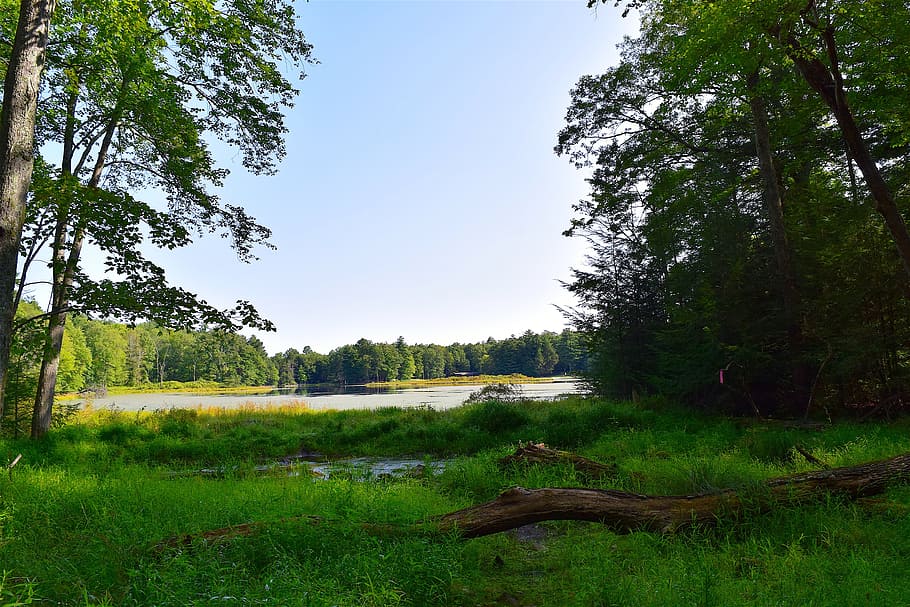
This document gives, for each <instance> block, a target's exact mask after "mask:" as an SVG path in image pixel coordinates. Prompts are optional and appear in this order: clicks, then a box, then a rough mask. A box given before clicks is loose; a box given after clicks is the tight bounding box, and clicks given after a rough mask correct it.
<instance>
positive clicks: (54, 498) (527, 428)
mask: <svg viewBox="0 0 910 607" xmlns="http://www.w3.org/2000/svg"><path fill="white" fill-rule="evenodd" d="M908 429H910V425H908V422H907V421H905V420H902V421H898V422H896V423H894V424H855V423H844V424H839V425H836V426H833V427H831V428H828V429H825V430H823V431H810V430H794V429H784V430H782V429H780V428H779V427H776V426H774V425H773V424H764V423H751V422H748V421H742V422H736V421H731V420H728V419H719V418H712V417H710V416H704V415H699V414H694V413H692V412H690V411H687V410H684V409H677V408H673V407H664V408H662V409H660V410H655V409H648V408H644V407H642V406H639V405H635V404H630V403H610V402H604V401H597V400H590V399H583V398H570V399H567V400H565V401H560V402H555V403H479V404H476V405H471V406H467V407H463V408H458V409H452V410H447V411H435V410H432V409H426V408H424V409H401V408H386V409H380V410H376V411H336V412H314V411H311V410H309V409H307V408H306V406H305V403H295V404H294V405H290V406H280V407H268V406H267V407H259V406H249V407H245V408H240V409H217V408H209V407H206V408H202V407H198V408H195V409H186V410H184V409H172V410H162V411H140V412H138V413H137V412H121V411H111V410H94V411H86V412H84V413H81V414H80V415H79V417H77V419H75V420H74V421H72V422H71V423H70V424H69V425H67V426H65V427H63V428H61V429H58V430H56V431H54V432H52V433H51V435H50V436H49V437H48V439H47V440H45V441H40V442H31V441H26V440H19V441H12V440H0V462H2V461H4V460H3V458H5V457H6V456H7V455H12V454H16V453H22V454H23V460H22V462H21V463H20V464H19V465H18V466H17V467H16V468H15V469H14V470H13V474H12V476H11V477H10V476H9V475H8V474H4V475H2V476H0V605H5V604H16V603H17V602H19V603H24V604H28V601H33V602H37V603H36V604H41V603H57V604H63V605H192V604H213V603H215V604H274V605H325V606H328V605H343V606H352V607H353V606H355V605H356V606H361V605H413V606H426V607H434V606H440V607H441V606H468V605H471V606H474V605H500V604H517V605H524V606H529V605H537V606H538V607H556V606H559V607H562V606H579V607H588V606H591V605H594V606H597V605H654V606H658V605H661V606H662V605H844V606H847V605H857V604H874V605H906V604H910V578H908V576H906V571H905V569H906V566H905V565H906V563H907V562H908V559H910V487H895V488H894V489H892V490H890V491H889V492H888V493H887V494H886V495H884V496H882V498H880V499H877V500H874V501H870V502H859V503H852V502H847V501H845V500H843V499H828V500H822V501H820V502H819V503H817V504H810V505H806V506H802V507H799V508H791V507H780V508H778V509H776V510H773V511H771V512H768V513H758V512H746V513H745V514H744V515H743V517H742V518H740V519H739V520H737V521H725V520H720V521H718V524H717V526H715V527H712V528H704V529H694V530H690V531H687V532H685V533H681V534H679V535H674V536H662V535H659V534H652V533H633V534H630V535H617V534H615V533H612V532H610V531H609V530H607V529H605V528H603V527H602V526H600V525H597V524H593V523H571V522H551V523H544V524H541V525H540V526H539V528H540V530H541V531H540V533H542V534H543V535H544V536H545V537H544V539H543V540H541V541H540V542H527V541H520V540H519V539H518V538H517V537H516V535H515V534H512V533H504V534H498V535H495V536H491V537H486V538H480V539H476V540H470V541H462V540H459V539H457V538H455V537H439V536H436V535H433V534H432V533H429V532H428V529H431V528H432V526H427V525H425V524H423V523H424V522H425V521H427V519H429V518H431V517H432V516H434V515H438V514H443V513H446V512H450V511H453V510H456V509H458V508H462V507H465V506H469V505H472V504H476V503H480V502H483V501H485V500H489V499H492V498H494V497H496V496H497V495H498V494H499V493H500V492H502V491H503V490H504V489H507V488H509V487H514V486H523V487H527V488H537V487H578V486H591V487H598V488H604V489H623V490H628V491H635V492H643V493H665V494H669V493H678V494H686V493H693V492H698V491H707V490H712V489H717V488H727V487H745V488H746V489H747V490H748V487H749V486H750V485H751V484H753V483H756V482H759V481H762V480H764V479H767V478H771V477H776V476H781V475H786V474H792V473H795V472H801V471H806V470H810V469H814V468H815V466H814V465H813V464H811V463H810V462H808V461H807V460H806V459H805V458H804V457H803V456H802V455H801V454H800V453H799V452H798V451H797V450H796V449H795V446H796V445H799V446H800V448H801V449H804V450H806V451H808V452H810V453H811V454H812V455H813V456H815V457H816V458H818V459H820V460H822V461H824V462H825V463H827V464H829V465H831V466H839V465H851V464H856V463H860V462H864V461H869V460H874V459H880V458H884V457H889V456H893V455H896V454H898V453H902V452H908V451H910V432H908ZM528 440H534V441H540V440H543V441H545V442H548V444H550V445H551V446H553V447H557V448H564V449H572V450H575V451H577V452H579V453H581V454H583V455H586V456H588V457H591V458H594V459H597V460H599V461H603V462H610V463H613V464H615V466H616V471H615V473H614V474H613V475H610V476H608V477H606V478H602V479H598V480H592V479H589V478H586V477H584V476H583V475H581V474H579V473H577V472H576V471H575V470H574V469H572V468H571V467H570V466H567V465H558V466H530V467H526V466H510V467H507V468H502V467H501V466H500V465H499V463H498V460H499V459H500V458H501V457H502V456H504V455H506V454H507V453H510V452H511V451H512V450H514V448H515V445H516V443H518V442H519V441H528ZM309 450H313V451H315V450H319V451H320V452H322V453H325V454H328V455H329V456H335V457H340V456H354V455H386V456H406V455H407V456H412V455H415V454H421V453H423V454H434V453H436V452H437V451H436V450H438V451H439V452H440V453H445V454H447V455H449V456H457V457H456V458H455V460H454V461H453V462H451V463H450V464H449V465H448V466H447V468H446V469H445V471H444V472H442V473H441V474H436V475H432V474H424V475H422V476H420V477H419V478H394V479H388V480H378V479H377V480H374V481H372V482H357V481H355V480H353V477H348V478H345V477H344V475H339V476H338V477H334V478H332V479H331V480H328V481H323V480H315V479H314V478H312V477H311V476H309V475H307V474H302V473H300V472H301V469H298V468H294V469H292V470H290V471H284V472H282V471H280V470H279V469H276V470H275V471H273V472H270V473H268V474H265V475H260V474H257V473H256V465H257V464H261V463H263V462H268V461H272V460H274V459H275V458H277V457H281V456H283V455H289V454H293V453H300V452H305V451H309ZM202 468H215V469H217V470H219V471H221V472H220V473H219V474H218V475H217V478H212V477H203V476H196V475H194V474H193V473H194V472H195V471H198V470H200V469H202ZM302 470H305V468H303V469H302ZM289 472H290V474H289ZM301 515H306V518H301ZM313 517H318V518H313ZM254 522H255V523H261V525H259V526H258V527H257V528H256V531H255V532H254V533H252V534H250V535H245V536H234V537H231V536H230V534H229V533H228V534H226V535H225V536H223V537H221V538H220V539H215V540H210V541H207V540H203V539H200V538H199V537H197V538H196V539H192V538H193V536H194V534H200V533H202V532H206V531H211V530H214V529H223V528H226V527H230V526H232V525H243V524H246V523H254ZM184 536H188V537H189V538H190V539H188V540H187V542H186V543H180V542H177V543H175V544H174V545H172V546H171V547H162V546H163V544H162V542H164V541H166V540H168V539H171V538H180V537H184ZM38 601H40V602H38Z"/></svg>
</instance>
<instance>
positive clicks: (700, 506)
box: [436, 454, 910, 538]
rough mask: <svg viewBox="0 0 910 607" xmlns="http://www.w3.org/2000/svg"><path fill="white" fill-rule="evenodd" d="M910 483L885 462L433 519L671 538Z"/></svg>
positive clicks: (490, 528) (901, 468)
mask: <svg viewBox="0 0 910 607" xmlns="http://www.w3.org/2000/svg"><path fill="white" fill-rule="evenodd" d="M908 480H910V454H905V455H900V456H897V457H894V458H891V459H888V460H883V461H879V462H873V463H869V464H862V465H859V466H852V467H846V468H834V469H832V470H820V471H816V472H807V473H804V474H796V475H793V476H787V477H781V478H775V479H771V480H769V481H766V482H765V483H762V484H761V485H758V486H756V487H754V488H751V489H746V490H734V489H728V490H725V491H717V492H713V493H703V494H699V495H668V496H660V495H638V494H635V493H627V492H624V491H611V490H598V489H530V490H529V489H522V488H520V487H516V488H514V489H509V490H508V491H506V492H505V493H503V494H502V495H500V496H499V497H498V498H496V499H495V500H493V501H492V502H487V503H485V504H480V505H477V506H472V507H470V508H465V509H464V510H459V511H457V512H452V513H450V514H446V515H444V516H441V517H439V518H438V519H436V522H437V523H438V528H439V530H440V531H441V532H443V533H448V532H453V531H454V532H458V533H460V534H461V536H462V537H466V538H471V537H480V536H484V535H490V534H493V533H499V532H501V531H507V530H509V529H514V528H516V527H521V526H522V525H528V524H531V523H538V522H541V521H548V520H575V521H592V522H597V523H602V524H604V525H606V526H608V527H610V528H611V529H613V530H615V531H617V532H620V533H628V532H631V531H658V532H662V533H673V532H675V531H677V530H680V529H685V528H687V527H691V526H693V525H713V524H715V523H716V522H717V521H718V520H720V519H736V518H738V517H740V516H741V515H742V514H743V512H744V511H745V510H746V509H747V508H748V509H749V510H750V511H755V512H763V511H766V510H768V509H770V508H771V507H773V506H775V505H791V506H792V505H798V504H802V503H806V502H809V501H813V500H817V499H819V498H821V497H823V496H825V495H827V494H839V495H843V496H846V497H848V498H850V499H856V498H860V497H868V496H871V495H877V494H879V493H882V492H883V491H884V490H885V489H886V488H887V487H888V486H889V485H892V484H896V483H903V482H907V481H908Z"/></svg>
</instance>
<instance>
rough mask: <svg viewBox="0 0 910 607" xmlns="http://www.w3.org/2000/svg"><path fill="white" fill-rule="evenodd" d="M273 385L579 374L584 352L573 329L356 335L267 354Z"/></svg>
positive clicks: (584, 355) (586, 362)
mask: <svg viewBox="0 0 910 607" xmlns="http://www.w3.org/2000/svg"><path fill="white" fill-rule="evenodd" d="M273 361H274V362H275V365H276V366H277V367H278V370H279V385H288V384H292V383H339V384H364V383H371V382H395V381H408V380H410V379H417V380H431V379H437V378H442V377H453V376H460V375H466V374H467V375H482V374H484V375H512V374H521V375H525V376H527V377H547V376H551V375H553V374H566V373H579V372H581V371H584V370H585V369H586V368H587V364H588V361H587V356H586V354H585V353H584V350H583V347H582V345H581V343H580V341H579V337H578V334H577V333H575V332H574V331H569V330H564V331H563V332H561V333H559V334H556V333H551V332H546V331H545V332H543V333H539V334H537V333H533V332H531V331H526V332H525V333H523V334H522V335H521V336H519V337H515V336H512V337H510V338H508V339H504V340H495V339H493V338H492V337H491V338H489V339H488V340H487V341H485V342H481V343H475V344H460V343H454V344H451V345H449V346H440V345H436V344H418V345H410V346H409V345H408V344H407V343H406V342H405V340H404V338H403V337H399V338H398V340H397V341H396V342H395V343H394V344H385V343H375V342H372V341H370V340H368V339H361V340H358V341H357V343H355V344H350V345H346V346H342V347H340V348H336V349H335V350H332V351H331V352H329V353H328V354H327V355H323V354H318V353H316V352H314V351H313V350H312V349H310V348H309V347H306V348H304V349H303V351H302V352H298V351H297V350H294V349H291V350H288V351H286V352H284V353H282V354H277V355H275V356H274V357H273Z"/></svg>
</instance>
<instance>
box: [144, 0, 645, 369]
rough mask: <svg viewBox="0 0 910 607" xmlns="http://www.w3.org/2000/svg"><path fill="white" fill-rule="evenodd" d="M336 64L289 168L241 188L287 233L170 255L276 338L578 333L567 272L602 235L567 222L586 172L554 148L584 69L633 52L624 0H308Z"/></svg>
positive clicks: (324, 65)
mask: <svg viewBox="0 0 910 607" xmlns="http://www.w3.org/2000/svg"><path fill="white" fill-rule="evenodd" d="M297 10H298V14H299V23H300V27H301V29H302V30H303V31H304V32H305V33H306V35H307V37H308V39H309V40H310V41H311V42H312V43H313V44H314V47H315V49H314V54H315V56H316V57H317V58H318V59H319V61H320V64H319V65H314V66H311V67H309V68H308V77H307V78H306V79H305V80H304V81H303V82H301V83H300V84H299V88H300V91H301V95H300V97H299V99H298V101H297V105H296V107H295V108H294V109H293V110H291V112H290V114H289V116H288V127H289V129H290V133H289V135H288V155H287V158H286V159H285V160H284V162H283V163H282V165H281V167H280V172H279V174H278V175H276V176H273V177H256V176H252V175H249V174H246V173H244V170H243V168H242V167H241V165H240V159H239V157H238V156H237V155H232V154H228V155H225V157H224V158H223V160H224V164H225V166H226V167H227V168H229V169H230V170H231V171H232V175H231V177H230V178H229V179H228V181H227V184H226V188H225V190H224V192H223V193H222V196H223V198H224V199H225V200H226V201H230V202H241V203H243V204H244V205H245V207H246V208H247V210H248V211H249V212H250V213H251V214H252V215H254V216H255V217H257V219H259V220H260V221H261V222H262V223H264V224H265V225H267V226H269V227H270V228H272V229H273V231H274V236H273V239H272V241H273V242H274V244H275V245H276V246H277V250H276V251H261V252H260V260H259V261H258V262H255V263H253V264H251V265H244V264H242V263H240V262H238V261H237V260H236V258H235V257H233V255H232V253H231V251H230V249H229V247H228V246H227V242H226V241H224V240H221V239H218V238H209V239H206V240H202V241H200V242H198V243H197V244H195V245H193V246H191V247H189V248H188V249H186V250H183V251H180V252H177V253H174V254H167V255H162V256H161V257H160V259H161V261H162V263H163V264H164V265H165V267H166V268H167V270H168V272H169V275H170V277H171V279H172V281H173V282H174V283H175V284H178V285H181V286H184V287H186V288H189V289H190V290H193V291H195V292H197V293H199V294H200V295H202V296H203V298H205V299H207V300H208V301H209V302H211V303H213V304H216V305H219V306H228V305H231V304H232V302H233V301H234V300H235V299H238V298H242V299H249V300H251V301H252V302H253V303H254V305H256V307H257V308H258V309H259V310H260V312H261V313H262V314H263V315H264V316H266V317H268V318H270V319H271V320H272V321H273V322H275V323H276V325H277V327H278V332H277V333H274V334H259V337H260V338H262V339H263V341H264V342H265V344H266V348H267V349H268V350H269V352H270V353H275V352H277V351H283V350H285V349H287V348H289V347H295V348H298V349H299V348H302V347H303V346H306V345H309V346H311V347H313V348H314V349H315V350H317V351H320V352H323V353H325V352H328V351H329V350H331V349H332V348H335V347H338V346H341V345H343V344H346V343H353V342H354V341H356V340H357V339H359V338H361V337H366V338H367V339H371V340H373V341H393V340H395V339H396V338H397V337H398V336H399V335H402V336H404V338H405V339H406V340H407V341H408V343H439V344H449V343H452V342H455V341H460V342H462V343H465V342H473V341H480V340H483V339H486V338H487V337H490V336H492V337H495V338H497V339H501V338H505V337H508V336H509V335H511V334H520V333H521V332H523V331H525V330H526V329H531V330H533V331H542V330H553V331H560V330H562V329H563V328H564V327H565V326H566V322H565V319H564V318H563V316H562V315H561V314H560V312H559V311H558V310H557V309H556V308H555V307H554V304H559V305H571V303H572V300H571V297H570V295H569V294H568V293H567V292H566V291H565V289H564V288H563V287H561V286H560V284H559V281H560V280H566V279H568V278H569V268H570V267H572V266H579V265H581V264H582V263H583V256H584V250H585V249H584V245H583V243H582V242H580V241H577V240H571V239H568V238H565V237H563V236H562V235H561V233H562V231H563V230H564V229H566V228H567V227H568V225H569V220H570V218H571V216H572V212H571V205H572V204H573V203H574V202H575V201H576V200H578V199H579V198H581V197H583V196H584V195H585V192H586V184H585V182H584V178H585V175H584V174H583V173H581V172H578V171H576V170H575V169H574V168H573V167H572V166H571V165H570V163H569V162H568V161H567V160H566V159H565V158H558V157H556V156H555V155H554V154H553V151H552V150H553V146H554V144H555V141H556V134H557V132H558V131H559V129H560V128H561V126H562V124H563V120H564V116H565V111H566V107H567V106H568V101H569V90H570V88H571V87H572V86H573V84H574V83H575V81H576V80H577V79H578V77H579V76H581V75H582V74H588V73H600V72H602V71H603V70H604V69H606V68H607V67H608V66H610V65H611V64H613V63H614V62H615V60H616V57H617V53H616V50H615V46H616V44H617V43H618V42H619V41H620V40H621V38H622V35H623V34H631V33H634V30H635V28H636V27H637V23H636V22H635V21H634V19H632V18H628V19H622V18H621V17H620V15H619V11H617V10H616V9H614V8H613V7H612V5H606V6H602V7H601V8H599V9H598V10H597V12H596V13H595V12H594V11H591V10H589V9H587V8H586V7H585V2H584V0H566V1H552V2H533V1H527V2H517V1H516V2H505V1H502V2H475V1H462V2H435V1H431V0H426V1H411V2H384V1H382V2H380V1H375V2H344V1H319V0H316V1H312V2H309V3H302V2H301V3H298V4H297Z"/></svg>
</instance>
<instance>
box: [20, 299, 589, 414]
mask: <svg viewBox="0 0 910 607" xmlns="http://www.w3.org/2000/svg"><path fill="white" fill-rule="evenodd" d="M20 307H21V308H22V310H21V312H20V313H21V314H23V316H25V315H27V314H34V313H37V306H36V305H35V304H33V303H31V302H24V303H23V304H21V305H20ZM26 326H28V325H26ZM29 338H30V339H31V341H28V340H29ZM40 358H41V331H40V325H35V326H34V327H33V328H32V329H31V330H30V331H29V330H23V331H21V332H20V333H19V334H18V335H17V339H16V340H15V341H14V342H13V356H12V359H11V365H10V369H11V371H10V385H9V393H8V397H9V398H11V399H15V398H16V395H21V398H22V399H28V398H30V397H33V396H34V390H35V384H36V381H37V376H38V370H39V367H40ZM586 364H587V358H586V355H585V353H584V350H583V348H582V345H581V343H580V337H579V335H578V334H577V333H575V332H574V331H571V330H568V329H566V330H564V331H563V332H562V333H558V334H557V333H552V332H543V333H540V334H537V333H533V332H531V331H526V332H525V333H523V334H522V335H521V336H519V337H515V336H513V337H510V338H507V339H503V340H496V339H493V338H492V337H491V338H489V339H488V340H486V341H484V342H479V343H473V344H459V343H454V344H451V345H448V346H440V345H435V344H419V345H409V344H407V343H406V342H405V340H404V338H399V339H398V340H397V341H396V342H395V343H391V344H388V343H378V342H372V341H370V340H368V339H360V340H358V341H357V342H356V343H354V344H349V345H345V346H342V347H339V348H336V349H334V350H332V351H330V352H329V353H328V354H320V353H318V352H315V351H313V350H312V349H311V348H310V347H304V348H303V349H302V350H299V351H298V350H296V349H294V348H291V349H289V350H287V351H285V352H281V353H277V354H274V355H272V356H269V354H268V353H267V352H266V350H265V347H264V345H263V343H262V341H261V340H260V339H259V338H257V337H255V336H250V337H244V336H242V335H240V334H237V333H229V332H225V331H186V330H174V329H167V328H164V327H161V326H159V325H157V324H155V323H151V322H146V323H141V324H138V325H136V326H132V327H130V326H128V325H125V324H119V323H115V322H111V321H103V320H91V319H88V318H86V317H84V316H73V317H72V319H71V322H70V323H68V324H67V327H66V331H65V332H64V336H63V344H62V349H61V360H60V368H59V371H58V379H57V388H58V391H60V392H64V393H65V392H79V391H82V390H87V389H88V390H98V389H104V388H107V387H111V386H131V387H142V386H147V387H148V386H149V385H152V387H153V385H157V384H162V383H164V382H184V383H185V382H200V381H202V382H214V383H216V384H218V385H221V386H224V387H234V386H266V385H277V386H291V385H300V384H324V383H331V384H364V383H369V382H386V381H407V380H410V379H437V378H441V377H449V376H452V375H455V374H484V375H512V374H522V375H526V376H529V377H547V376H551V375H565V374H569V373H575V374H580V373H583V372H584V371H585V369H586Z"/></svg>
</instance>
